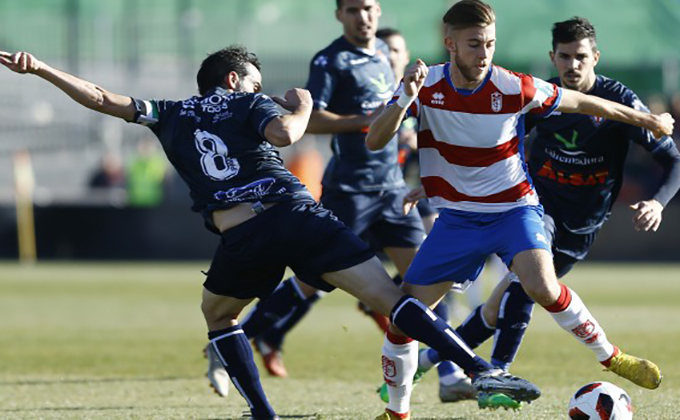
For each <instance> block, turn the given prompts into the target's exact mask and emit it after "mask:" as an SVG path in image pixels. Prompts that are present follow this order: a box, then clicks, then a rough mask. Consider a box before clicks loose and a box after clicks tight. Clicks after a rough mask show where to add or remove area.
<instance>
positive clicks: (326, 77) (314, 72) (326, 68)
mask: <svg viewBox="0 0 680 420" xmlns="http://www.w3.org/2000/svg"><path fill="white" fill-rule="evenodd" d="M330 60H331V58H330V57H328V56H327V55H324V54H322V53H320V54H317V55H316V56H314V58H313V59H312V62H311V64H310V66H309V79H308V80H307V87H306V89H307V90H308V91H309V92H310V93H311V94H312V98H313V99H314V109H326V108H328V104H329V103H330V102H331V98H332V97H333V92H334V91H335V87H336V85H337V79H338V77H337V73H336V70H335V69H334V68H333V64H332V63H331V61H330Z"/></svg>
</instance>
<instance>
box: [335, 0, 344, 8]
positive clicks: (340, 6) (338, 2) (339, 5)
mask: <svg viewBox="0 0 680 420" xmlns="http://www.w3.org/2000/svg"><path fill="white" fill-rule="evenodd" d="M342 2H343V0H335V5H336V6H337V7H338V9H342Z"/></svg>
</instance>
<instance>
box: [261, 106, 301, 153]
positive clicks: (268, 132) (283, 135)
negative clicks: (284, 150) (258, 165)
mask: <svg viewBox="0 0 680 420" xmlns="http://www.w3.org/2000/svg"><path fill="white" fill-rule="evenodd" d="M311 111H312V110H311V107H307V108H298V109H296V110H294V111H292V112H291V113H290V114H286V115H282V116H280V117H278V118H276V119H274V120H272V121H271V122H270V123H269V124H268V125H267V127H266V128H265V137H266V138H267V140H268V141H269V142H270V143H271V144H273V145H274V146H277V147H286V146H290V145H291V144H293V143H295V142H296V141H298V140H300V139H301V138H302V136H303V135H304V134H305V130H306V129H307V123H308V122H309V115H310V113H311Z"/></svg>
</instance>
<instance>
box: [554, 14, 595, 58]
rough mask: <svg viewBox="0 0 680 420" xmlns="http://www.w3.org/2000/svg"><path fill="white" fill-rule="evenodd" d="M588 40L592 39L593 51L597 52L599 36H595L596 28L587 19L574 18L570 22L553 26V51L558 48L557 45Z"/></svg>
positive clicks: (566, 21)
mask: <svg viewBox="0 0 680 420" xmlns="http://www.w3.org/2000/svg"><path fill="white" fill-rule="evenodd" d="M586 38H588V39H590V42H591V43H592V44H593V51H596V50H597V36H596V34H595V27H594V26H593V24H592V23H590V21H588V19H586V18H582V17H579V16H574V17H573V18H571V19H569V20H565V21H564V22H557V23H555V24H554V25H553V28H552V47H553V51H555V49H556V48H557V44H569V43H571V42H576V41H581V40H582V39H586Z"/></svg>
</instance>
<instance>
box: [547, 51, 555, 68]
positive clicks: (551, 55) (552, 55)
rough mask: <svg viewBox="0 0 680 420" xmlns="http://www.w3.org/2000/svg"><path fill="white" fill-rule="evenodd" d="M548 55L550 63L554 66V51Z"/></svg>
mask: <svg viewBox="0 0 680 420" xmlns="http://www.w3.org/2000/svg"><path fill="white" fill-rule="evenodd" d="M548 55H549V56H550V61H551V62H552V63H553V65H554V64H555V51H550V52H548Z"/></svg>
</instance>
